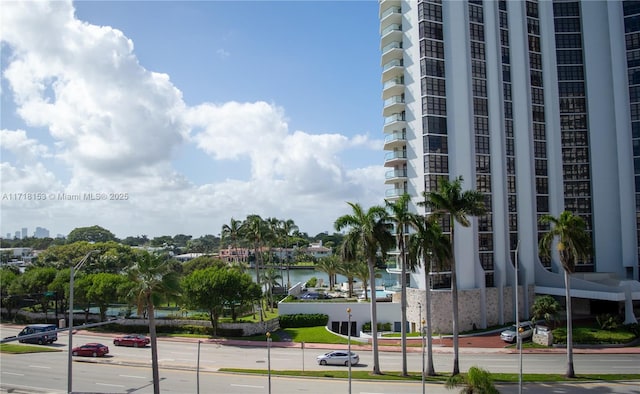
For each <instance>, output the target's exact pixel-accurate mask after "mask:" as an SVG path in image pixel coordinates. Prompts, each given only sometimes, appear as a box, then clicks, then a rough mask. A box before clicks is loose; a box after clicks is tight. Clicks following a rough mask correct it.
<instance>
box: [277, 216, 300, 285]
mask: <svg viewBox="0 0 640 394" xmlns="http://www.w3.org/2000/svg"><path fill="white" fill-rule="evenodd" d="M280 226H281V229H282V234H283V235H284V250H285V260H286V261H285V264H286V265H287V289H289V288H291V278H290V276H289V271H290V268H291V258H290V257H289V251H288V249H289V245H291V244H290V243H289V241H290V240H291V236H292V235H294V234H296V233H298V231H299V230H300V229H299V228H298V226H297V225H296V223H295V222H294V221H293V219H286V220H282V221H281V222H280Z"/></svg>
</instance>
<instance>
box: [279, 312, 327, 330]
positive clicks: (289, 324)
mask: <svg viewBox="0 0 640 394" xmlns="http://www.w3.org/2000/svg"><path fill="white" fill-rule="evenodd" d="M328 322H329V315H325V314H322V313H313V314H303V313H297V314H295V315H282V316H280V328H296V327H317V326H326V325H327V323H328Z"/></svg>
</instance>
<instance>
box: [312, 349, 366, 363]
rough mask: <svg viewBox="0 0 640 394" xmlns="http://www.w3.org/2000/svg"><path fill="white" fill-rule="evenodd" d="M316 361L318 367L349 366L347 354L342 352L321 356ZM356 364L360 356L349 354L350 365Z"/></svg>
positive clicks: (337, 351)
mask: <svg viewBox="0 0 640 394" xmlns="http://www.w3.org/2000/svg"><path fill="white" fill-rule="evenodd" d="M317 360H318V364H320V365H346V366H348V365H349V356H348V353H347V352H345V351H342V350H336V351H333V352H328V353H325V354H321V355H319V356H318V357H317ZM358 362H360V356H358V355H357V354H355V353H354V352H351V365H356V364H358Z"/></svg>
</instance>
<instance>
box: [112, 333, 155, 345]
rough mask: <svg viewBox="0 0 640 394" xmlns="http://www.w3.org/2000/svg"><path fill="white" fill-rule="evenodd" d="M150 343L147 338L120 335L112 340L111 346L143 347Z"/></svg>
mask: <svg viewBox="0 0 640 394" xmlns="http://www.w3.org/2000/svg"><path fill="white" fill-rule="evenodd" d="M149 342H151V340H150V339H149V338H148V337H145V336H144V335H139V334H130V335H120V336H117V337H115V338H113V344H114V345H116V346H133V347H145V346H147V345H148V344H149Z"/></svg>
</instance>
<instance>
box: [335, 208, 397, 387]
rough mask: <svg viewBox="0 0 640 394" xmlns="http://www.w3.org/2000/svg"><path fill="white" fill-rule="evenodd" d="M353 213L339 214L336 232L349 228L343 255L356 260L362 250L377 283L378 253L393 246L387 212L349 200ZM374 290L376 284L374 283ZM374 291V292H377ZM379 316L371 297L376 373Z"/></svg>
mask: <svg viewBox="0 0 640 394" xmlns="http://www.w3.org/2000/svg"><path fill="white" fill-rule="evenodd" d="M347 204H349V206H351V208H352V210H353V212H352V213H351V214H348V215H343V216H340V217H339V218H338V219H336V222H335V224H334V226H335V229H336V230H337V231H340V230H343V229H345V228H348V230H349V232H348V233H347V234H346V235H345V237H344V240H343V243H342V247H341V254H342V257H343V258H344V259H345V260H347V261H354V260H356V259H357V257H358V254H359V252H361V253H363V255H364V256H365V258H366V260H367V265H368V268H369V278H371V281H372V282H373V283H375V279H374V278H375V276H376V273H375V268H376V267H375V265H376V257H377V254H378V252H381V253H382V256H383V258H384V256H385V255H386V252H387V251H388V250H389V249H391V248H392V247H393V246H394V243H395V241H394V239H393V235H391V232H390V231H389V224H388V222H387V219H388V215H387V211H386V210H385V209H384V208H383V207H381V206H377V205H375V206H372V207H370V208H369V209H368V210H367V211H365V210H364V209H363V208H362V206H360V204H358V203H351V202H349V203H347ZM371 287H372V289H374V288H375V286H371ZM371 294H375V293H374V291H372V292H371ZM377 326H378V316H377V311H376V297H375V296H372V297H371V335H372V337H373V338H372V345H373V346H372V351H373V373H374V374H377V375H380V374H382V373H381V372H380V359H379V357H378V327H377Z"/></svg>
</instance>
